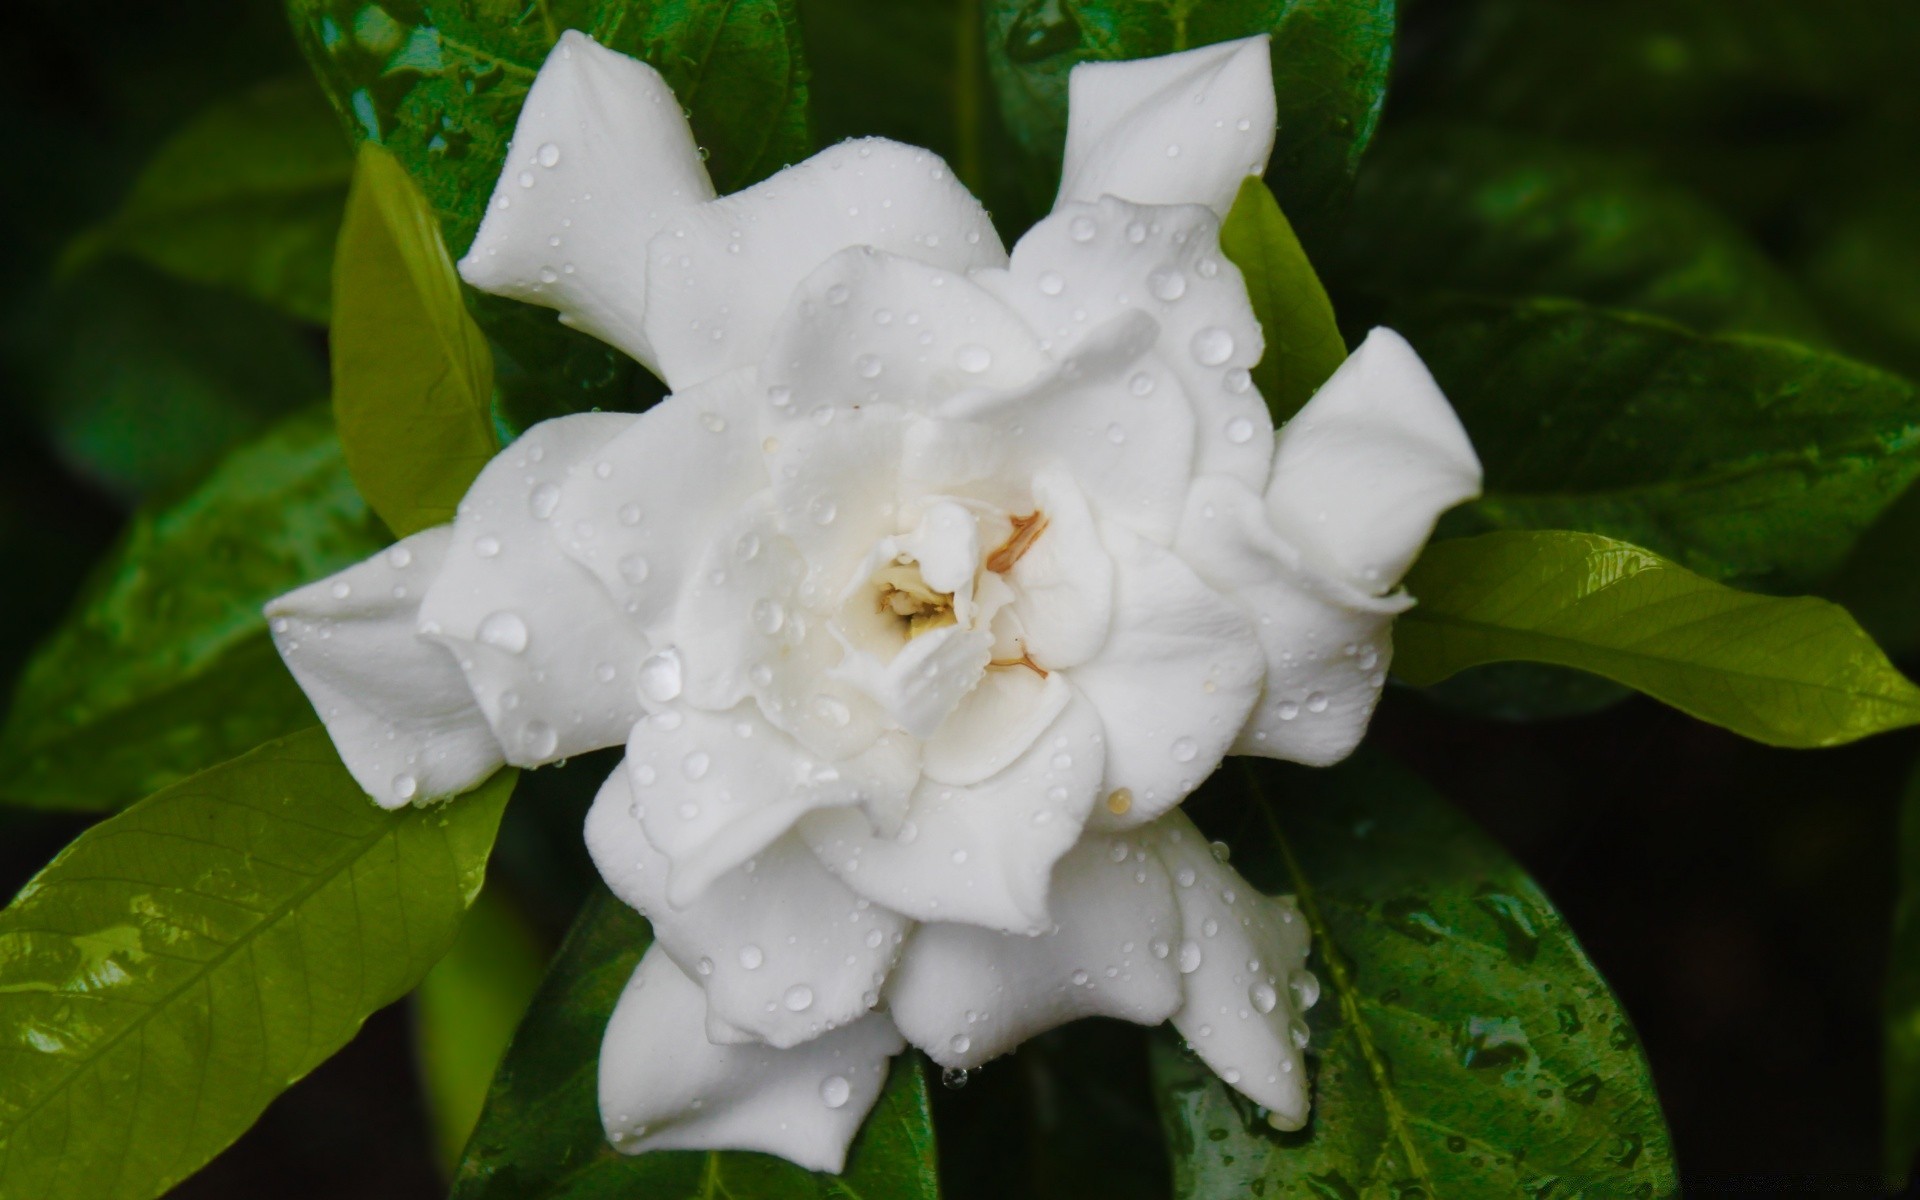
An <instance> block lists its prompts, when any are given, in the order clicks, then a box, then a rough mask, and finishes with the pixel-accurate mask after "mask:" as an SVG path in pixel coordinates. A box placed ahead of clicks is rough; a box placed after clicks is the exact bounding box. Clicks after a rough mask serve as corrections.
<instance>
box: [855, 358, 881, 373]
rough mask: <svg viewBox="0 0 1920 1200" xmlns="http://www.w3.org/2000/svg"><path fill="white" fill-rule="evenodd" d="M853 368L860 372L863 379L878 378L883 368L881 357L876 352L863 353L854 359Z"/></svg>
mask: <svg viewBox="0 0 1920 1200" xmlns="http://www.w3.org/2000/svg"><path fill="white" fill-rule="evenodd" d="M853 369H854V370H855V371H858V372H859V373H860V378H862V379H874V378H877V377H878V376H879V374H880V370H881V363H880V357H879V356H878V355H875V354H862V355H861V356H860V357H859V358H856V359H854V360H853Z"/></svg>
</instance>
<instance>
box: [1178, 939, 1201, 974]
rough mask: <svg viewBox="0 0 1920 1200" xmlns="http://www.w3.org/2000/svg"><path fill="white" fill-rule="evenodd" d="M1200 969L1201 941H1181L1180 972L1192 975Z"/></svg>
mask: <svg viewBox="0 0 1920 1200" xmlns="http://www.w3.org/2000/svg"><path fill="white" fill-rule="evenodd" d="M1199 969H1200V943H1199V942H1194V941H1186V942H1181V943H1180V973H1181V974H1182V975H1191V974H1193V973H1194V972H1195V971H1198V970H1199Z"/></svg>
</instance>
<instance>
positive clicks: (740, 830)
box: [627, 703, 919, 905]
mask: <svg viewBox="0 0 1920 1200" xmlns="http://www.w3.org/2000/svg"><path fill="white" fill-rule="evenodd" d="M627 770H628V771H629V772H630V773H631V774H632V777H633V783H634V798H635V800H636V801H637V802H638V805H639V817H640V820H641V821H642V822H643V823H644V824H645V826H646V831H647V840H648V841H650V842H652V843H653V845H654V846H655V847H657V848H658V849H659V850H660V852H661V853H662V854H664V855H665V856H666V857H667V858H668V859H669V860H670V861H671V862H672V864H673V868H672V873H671V877H670V879H669V885H668V895H669V897H670V899H671V900H672V901H673V903H675V904H683V905H684V904H690V903H692V902H693V900H694V899H695V898H696V897H698V896H700V895H701V893H703V892H704V891H705V890H706V889H707V887H708V886H709V885H711V884H712V883H713V881H714V880H716V879H718V878H720V877H721V876H722V875H725V874H726V873H727V872H728V871H731V870H733V869H734V868H735V867H738V866H739V865H741V864H742V863H744V862H746V861H747V860H748V859H750V858H752V857H753V856H754V855H756V854H758V853H760V852H761V851H762V850H764V849H766V848H767V847H768V846H769V845H771V844H772V843H773V842H774V841H775V839H777V838H779V837H780V836H781V835H782V834H784V833H786V832H787V830H788V829H790V828H792V827H793V823H794V822H795V821H796V820H798V819H799V818H800V817H801V816H802V815H803V814H805V813H807V812H811V811H812V810H814V809H817V808H827V807H837V806H844V805H859V804H869V805H874V806H878V807H882V808H886V807H893V806H897V805H899V804H901V803H903V802H904V798H905V796H906V794H907V793H908V792H909V791H910V790H911V789H912V787H913V784H914V781H915V780H916V779H917V778H918V775H919V770H918V762H917V759H916V758H915V756H914V755H913V753H912V747H911V744H910V743H908V742H907V741H906V739H904V738H900V737H898V736H893V737H889V738H883V739H881V742H880V743H879V744H877V745H876V746H875V747H874V749H872V750H869V751H868V752H867V753H866V754H864V755H862V756H860V757H859V758H856V759H850V760H848V761H845V762H840V763H822V762H819V761H817V760H815V759H813V758H812V757H811V756H809V755H807V754H806V753H805V752H804V751H803V750H802V749H801V748H800V747H799V746H798V745H797V744H795V743H794V741H793V739H791V738H789V737H788V736H787V735H786V734H784V733H782V732H780V731H779V730H778V729H775V728H774V727H773V726H772V725H769V724H768V723H767V721H766V719H765V718H764V717H762V716H761V715H760V712H759V709H757V708H756V707H755V706H754V705H753V704H751V703H748V704H743V705H741V706H740V707H739V708H737V709H735V710H733V711H732V712H730V713H709V712H702V711H700V710H698V709H669V710H668V711H666V712H661V713H656V714H655V715H653V716H651V717H649V718H647V719H646V720H644V721H642V722H640V723H639V724H637V725H635V726H634V727H633V737H632V738H631V740H629V741H628V743H627ZM889 795H891V797H892V798H891V799H889V798H888V797H889ZM855 819H856V820H864V819H866V818H864V817H856V818H855Z"/></svg>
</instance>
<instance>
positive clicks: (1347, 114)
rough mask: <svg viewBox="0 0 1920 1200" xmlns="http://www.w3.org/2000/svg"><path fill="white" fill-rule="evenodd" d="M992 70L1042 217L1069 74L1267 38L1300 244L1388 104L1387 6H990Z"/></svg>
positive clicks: (1249, 1)
mask: <svg viewBox="0 0 1920 1200" xmlns="http://www.w3.org/2000/svg"><path fill="white" fill-rule="evenodd" d="M986 21H987V63H988V66H989V67H990V68H991V69H992V73H993V82H994V87H995V90H996V92H997V93H998V95H999V99H1000V111H1001V113H1002V115H1003V116H1004V117H1005V119H1006V121H1007V123H1008V125H1009V127H1010V128H1011V130H1012V132H1013V136H1014V140H1015V141H1016V142H1017V143H1018V144H1019V147H1020V149H1021V150H1023V151H1024V152H1025V156H1026V158H1027V161H1028V171H1029V177H1030V179H1031V180H1032V181H1033V185H1032V188H1031V189H1030V190H1031V191H1032V192H1033V193H1034V197H1035V199H1036V201H1038V202H1040V204H1041V207H1042V208H1043V209H1044V208H1045V207H1046V206H1047V205H1048V204H1050V203H1051V201H1052V199H1053V193H1054V191H1055V189H1056V187H1057V186H1058V182H1059V179H1060V153H1061V150H1062V148H1063V147H1064V146H1065V144H1066V136H1067V73H1068V72H1069V71H1070V70H1071V69H1072V68H1073V66H1074V65H1075V64H1077V63H1082V62H1088V61H1095V60H1111V59H1127V58H1150V57H1152V56H1154V55H1159V54H1170V53H1172V52H1174V51H1176V50H1187V49H1191V48H1193V47H1195V46H1206V45H1211V44H1213V43H1215V42H1224V41H1230V40H1232V39H1234V38H1242V37H1248V36H1251V35H1253V34H1257V33H1271V34H1272V35H1273V87H1274V92H1275V94H1276V97H1277V99H1278V101H1279V115H1280V132H1279V138H1278V140H1277V141H1276V142H1275V144H1274V149H1273V166H1272V179H1273V186H1274V190H1275V191H1277V192H1278V193H1279V196H1280V203H1281V204H1282V205H1283V206H1284V207H1285V209H1286V211H1287V212H1288V213H1289V214H1290V215H1291V216H1292V218H1293V220H1294V222H1295V224H1296V226H1297V227H1299V228H1300V229H1301V231H1302V232H1303V233H1305V232H1308V231H1309V229H1318V228H1319V227H1320V226H1321V225H1322V224H1323V223H1325V221H1326V220H1327V218H1328V217H1329V216H1330V215H1331V214H1332V213H1333V212H1334V211H1335V210H1336V209H1337V208H1338V207H1339V205H1340V203H1341V202H1342V201H1343V200H1344V199H1345V197H1346V195H1347V192H1348V189H1349V188H1350V186H1351V183H1352V179H1353V173H1354V170H1355V169H1356V168H1357V167H1358V166H1359V163H1360V156H1361V155H1362V154H1363V153H1364V152H1365V151H1366V148H1367V143H1368V141H1369V140H1371V139H1372V137H1373V131H1374V127H1375V126H1376V125H1377V124H1378V123H1379V120H1380V109H1381V105H1382V104H1383V103H1384V102H1385V99H1386V86H1387V64H1388V62H1389V60H1390V59H1391V57H1392V53H1393V29H1394V3H1393V0H1206V3H1196V2H1195V0H986Z"/></svg>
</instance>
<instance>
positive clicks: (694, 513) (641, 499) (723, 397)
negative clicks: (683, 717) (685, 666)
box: [551, 371, 767, 641]
mask: <svg viewBox="0 0 1920 1200" xmlns="http://www.w3.org/2000/svg"><path fill="white" fill-rule="evenodd" d="M762 401H763V393H762V392H761V390H760V388H759V386H758V384H757V383H756V382H755V379H754V374H753V372H752V371H739V372H735V373H734V374H731V375H727V376H723V377H722V378H719V379H716V380H713V381H712V382H710V383H707V384H703V385H702V386H700V387H697V388H693V389H690V390H688V391H685V392H680V393H678V394H676V395H672V396H668V397H667V398H666V399H665V400H662V401H661V402H660V403H658V404H656V405H654V406H653V407H652V408H650V409H648V410H647V411H646V412H644V413H642V414H641V415H640V416H639V417H638V418H629V420H630V421H631V424H629V425H628V426H627V427H626V429H625V430H624V431H623V432H621V433H620V434H619V436H617V437H614V438H612V439H611V440H609V441H608V442H607V443H606V444H605V445H604V446H602V447H599V451H598V453H595V454H592V455H588V456H582V457H580V459H579V460H578V461H577V462H576V463H575V464H574V465H573V467H572V469H571V470H570V471H569V472H568V475H567V478H566V485H565V487H564V488H563V489H562V490H561V491H560V493H559V502H558V505H557V506H556V507H555V508H554V510H553V513H552V520H551V523H552V528H553V530H554V536H555V537H556V538H558V540H559V543H560V545H561V547H562V548H563V549H564V550H565V551H566V552H567V553H568V554H569V555H571V556H572V557H573V558H574V559H575V560H577V561H578V562H580V563H581V564H582V565H584V566H585V567H586V568H587V569H588V570H590V571H592V572H593V574H594V575H595V576H596V577H597V578H598V579H599V580H600V582H601V584H602V585H603V586H604V587H605V589H606V591H607V593H608V594H609V595H611V596H612V597H614V599H615V600H616V601H617V602H618V605H619V609H620V611H621V612H622V613H623V614H624V615H625V620H626V621H628V622H629V623H630V624H633V625H636V626H638V627H639V628H641V629H643V630H646V631H648V632H649V634H651V635H655V636H659V635H661V634H662V633H663V629H662V626H663V625H664V623H665V622H666V621H667V619H668V618H669V617H670V616H671V614H672V613H673V611H674V606H675V605H676V604H677V603H678V602H679V598H680V594H681V591H682V589H683V588H684V587H685V584H686V581H687V579H688V577H689V576H690V575H691V574H692V572H693V570H694V568H695V566H696V565H697V564H698V563H699V562H700V560H701V559H702V558H703V557H704V556H705V555H706V553H707V550H708V547H709V546H710V545H711V544H712V542H713V540H714V538H715V536H716V531H717V530H718V528H719V526H720V525H721V524H722V523H724V522H726V521H728V520H729V519H731V518H732V517H733V515H734V514H735V513H737V512H738V511H740V510H741V509H742V508H744V507H746V506H747V504H748V501H749V500H750V499H751V498H752V497H753V496H754V495H755V494H756V493H758V492H760V491H762V490H763V489H765V487H766V486H767V475H766V468H765V465H764V463H763V461H762V457H761V450H760V435H759V433H758V431H757V428H756V427H757V425H758V406H759V405H760V404H761V403H762ZM666 640H668V641H671V637H670V636H669V637H667V638H666Z"/></svg>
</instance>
